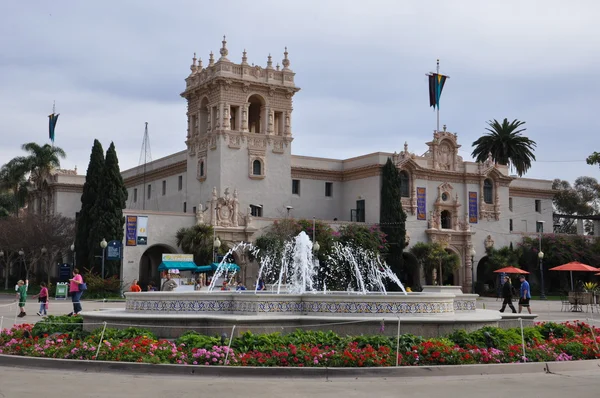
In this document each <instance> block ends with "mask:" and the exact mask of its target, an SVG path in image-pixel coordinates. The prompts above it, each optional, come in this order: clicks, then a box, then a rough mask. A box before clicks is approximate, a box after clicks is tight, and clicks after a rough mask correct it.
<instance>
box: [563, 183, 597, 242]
mask: <svg viewBox="0 0 600 398" xmlns="http://www.w3.org/2000/svg"><path fill="white" fill-rule="evenodd" d="M552 189H555V190H556V191H557V192H556V194H555V195H554V199H553V204H554V209H555V210H556V212H557V213H559V214H564V215H570V216H571V215H579V216H589V215H594V214H598V213H600V184H599V183H598V180H596V179H595V178H592V177H579V178H577V179H576V180H575V184H574V185H573V186H571V184H570V183H569V182H568V181H565V180H559V179H555V180H554V181H553V183H552ZM557 225H558V226H557V231H556V232H558V233H567V234H576V233H577V227H576V225H575V220H574V219H569V218H560V219H559V220H558V224H557ZM584 227H585V230H586V232H587V233H589V234H594V233H595V231H594V229H593V223H592V222H590V221H588V222H586V223H585V225H584Z"/></svg>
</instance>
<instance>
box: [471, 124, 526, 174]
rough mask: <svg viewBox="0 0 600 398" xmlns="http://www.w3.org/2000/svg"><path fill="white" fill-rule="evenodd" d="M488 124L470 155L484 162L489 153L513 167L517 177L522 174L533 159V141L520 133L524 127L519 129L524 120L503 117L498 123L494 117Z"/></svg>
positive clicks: (493, 157) (503, 163)
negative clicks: (485, 132) (485, 131)
mask: <svg viewBox="0 0 600 398" xmlns="http://www.w3.org/2000/svg"><path fill="white" fill-rule="evenodd" d="M487 124H488V125H489V126H490V127H489V128H486V130H487V131H489V133H488V134H486V135H484V136H482V137H480V138H479V139H478V140H477V141H475V142H474V143H473V146H474V147H475V149H473V153H471V156H473V157H474V158H475V160H476V161H478V162H484V161H485V160H486V159H487V157H488V156H489V154H491V155H492V159H494V161H495V162H496V163H498V164H501V165H505V166H509V167H510V168H511V169H515V170H516V171H517V174H518V175H519V177H521V176H523V174H525V172H526V171H527V170H529V168H530V167H531V161H532V160H535V155H534V154H533V149H534V148H535V147H536V145H537V144H536V143H535V141H533V140H531V139H529V138H527V137H524V136H522V135H521V133H522V132H523V131H525V130H526V129H525V128H523V129H520V130H519V127H521V126H522V125H524V124H525V122H521V121H519V120H517V119H515V120H513V121H512V122H510V123H509V122H508V119H506V118H505V119H504V120H503V121H502V124H500V123H499V122H498V121H497V120H496V119H494V120H492V121H489V122H487Z"/></svg>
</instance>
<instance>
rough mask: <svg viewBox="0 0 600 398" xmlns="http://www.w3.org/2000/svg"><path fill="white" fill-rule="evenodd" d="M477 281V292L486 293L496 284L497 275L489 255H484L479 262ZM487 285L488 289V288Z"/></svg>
mask: <svg viewBox="0 0 600 398" xmlns="http://www.w3.org/2000/svg"><path fill="white" fill-rule="evenodd" d="M476 274H477V282H476V283H475V293H477V294H482V293H486V291H487V290H489V289H490V288H491V287H493V286H494V284H495V276H496V275H497V274H494V273H493V271H492V269H491V268H490V263H489V261H488V256H483V257H482V258H481V259H480V260H479V262H477V270H476ZM486 285H487V289H486Z"/></svg>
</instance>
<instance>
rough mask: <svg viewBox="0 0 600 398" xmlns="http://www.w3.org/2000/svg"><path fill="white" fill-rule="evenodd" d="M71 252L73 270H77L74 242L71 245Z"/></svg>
mask: <svg viewBox="0 0 600 398" xmlns="http://www.w3.org/2000/svg"><path fill="white" fill-rule="evenodd" d="M71 251H72V252H73V268H77V253H75V242H73V243H71Z"/></svg>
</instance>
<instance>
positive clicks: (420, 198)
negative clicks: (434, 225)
mask: <svg viewBox="0 0 600 398" xmlns="http://www.w3.org/2000/svg"><path fill="white" fill-rule="evenodd" d="M417 220H427V195H426V191H425V188H424V187H418V188H417Z"/></svg>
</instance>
